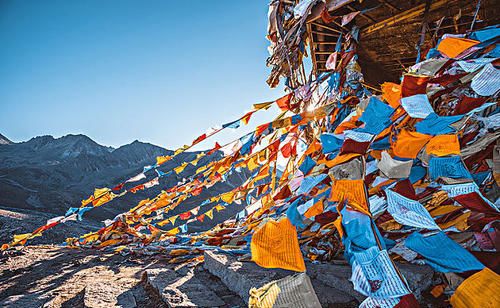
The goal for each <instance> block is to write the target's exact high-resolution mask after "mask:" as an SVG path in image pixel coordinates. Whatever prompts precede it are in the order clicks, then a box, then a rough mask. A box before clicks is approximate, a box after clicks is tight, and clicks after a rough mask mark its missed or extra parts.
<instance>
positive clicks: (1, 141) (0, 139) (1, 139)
mask: <svg viewBox="0 0 500 308" xmlns="http://www.w3.org/2000/svg"><path fill="white" fill-rule="evenodd" d="M12 143H13V142H12V141H10V140H9V138H7V137H5V136H4V135H2V134H0V144H12Z"/></svg>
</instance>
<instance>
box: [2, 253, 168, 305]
mask: <svg viewBox="0 0 500 308" xmlns="http://www.w3.org/2000/svg"><path fill="white" fill-rule="evenodd" d="M0 258H1V259H0V306H1V307H23V308H28V307H115V306H119V307H144V306H147V307H164V306H165V305H164V304H163V303H162V302H161V301H160V300H159V298H158V296H157V295H156V294H154V292H153V291H152V290H150V289H149V288H148V287H147V285H145V284H144V283H143V282H142V281H141V278H142V277H141V276H142V272H143V271H144V270H145V269H148V268H155V267H162V268H164V267H168V266H171V265H168V264H166V263H165V262H162V261H161V259H159V257H144V256H141V257H140V258H133V257H123V256H120V255H115V254H105V253H103V252H99V251H78V250H71V249H63V248H59V247H54V246H31V247H26V248H23V249H22V250H18V251H11V252H9V253H8V254H6V255H3V256H1V257H0Z"/></svg>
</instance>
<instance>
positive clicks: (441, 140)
mask: <svg viewBox="0 0 500 308" xmlns="http://www.w3.org/2000/svg"><path fill="white" fill-rule="evenodd" d="M425 150H426V152H427V154H429V155H431V154H432V155H436V156H447V155H459V154H460V143H459V142H458V137H457V135H437V136H435V137H432V139H431V140H429V143H427V147H426V148H425Z"/></svg>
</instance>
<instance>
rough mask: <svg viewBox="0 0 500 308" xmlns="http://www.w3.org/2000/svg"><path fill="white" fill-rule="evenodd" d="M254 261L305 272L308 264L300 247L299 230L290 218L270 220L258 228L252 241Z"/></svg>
mask: <svg viewBox="0 0 500 308" xmlns="http://www.w3.org/2000/svg"><path fill="white" fill-rule="evenodd" d="M250 250H251V253H252V261H254V262H255V263H257V264H258V265H259V266H262V267H265V268H283V269H287V270H292V271H296V272H304V271H305V270H306V266H305V263H304V258H303V257H302V253H301V251H300V247H299V240H298V239H297V231H296V230H295V227H294V226H293V225H292V223H291V222H290V221H289V220H288V218H286V217H283V218H282V219H280V220H279V221H275V220H268V221H267V222H265V224H264V225H263V226H262V227H260V228H258V229H257V230H256V231H255V233H254V234H253V236H252V241H251V243H250Z"/></svg>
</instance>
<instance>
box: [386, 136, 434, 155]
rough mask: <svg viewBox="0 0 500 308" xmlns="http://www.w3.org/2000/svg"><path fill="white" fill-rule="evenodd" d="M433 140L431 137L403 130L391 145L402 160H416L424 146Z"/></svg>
mask: <svg viewBox="0 0 500 308" xmlns="http://www.w3.org/2000/svg"><path fill="white" fill-rule="evenodd" d="M431 138H432V136H430V135H426V134H421V133H418V132H411V131H409V130H406V129H402V130H401V131H400V132H399V134H398V135H397V139H396V141H395V142H394V143H393V144H392V145H391V149H392V151H393V153H394V155H396V156H398V157H401V158H416V157H417V154H418V153H419V152H420V150H421V149H422V148H423V147H424V145H425V144H426V143H427V142H428V141H429V140H430V139H431Z"/></svg>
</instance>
